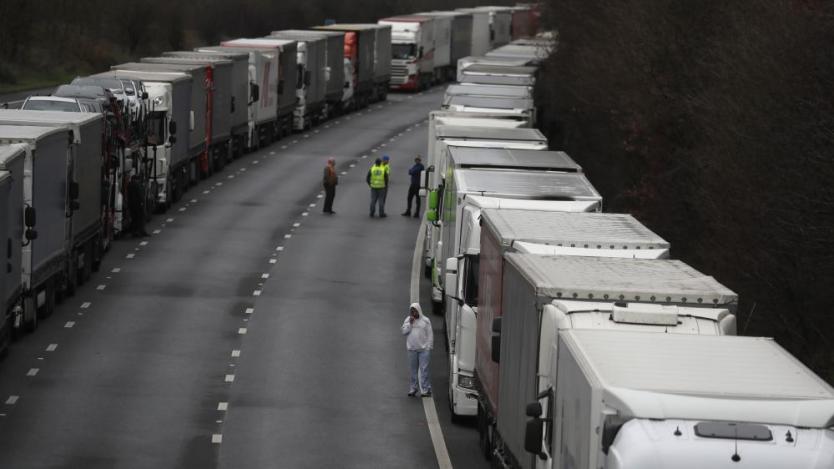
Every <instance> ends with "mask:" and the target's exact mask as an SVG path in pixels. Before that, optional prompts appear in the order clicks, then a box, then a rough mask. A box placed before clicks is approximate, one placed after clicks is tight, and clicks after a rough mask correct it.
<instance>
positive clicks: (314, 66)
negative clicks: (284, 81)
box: [269, 31, 327, 131]
mask: <svg viewBox="0 0 834 469" xmlns="http://www.w3.org/2000/svg"><path fill="white" fill-rule="evenodd" d="M269 37H270V38H275V39H285V40H291V41H297V42H298V52H297V53H296V58H297V62H296V63H297V67H298V83H297V86H296V97H297V98H298V99H297V101H296V104H295V113H294V114H293V128H294V129H295V130H296V131H302V130H306V129H309V128H310V127H312V126H313V125H315V124H317V123H318V122H320V121H322V120H324V106H325V93H326V91H327V81H326V73H327V70H326V69H327V61H326V54H327V42H326V38H325V37H324V36H322V35H316V34H315V33H303V34H298V33H293V32H284V31H273V32H272V34H271V35H270V36H269Z"/></svg>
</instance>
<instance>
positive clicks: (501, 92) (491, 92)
mask: <svg viewBox="0 0 834 469" xmlns="http://www.w3.org/2000/svg"><path fill="white" fill-rule="evenodd" d="M451 96H491V97H498V98H524V99H533V88H531V87H529V86H511V85H471V84H470V85H458V84H455V85H449V86H448V87H446V93H445V94H444V99H446V98H449V97H451Z"/></svg>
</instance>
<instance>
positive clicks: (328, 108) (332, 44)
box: [272, 29, 345, 118]
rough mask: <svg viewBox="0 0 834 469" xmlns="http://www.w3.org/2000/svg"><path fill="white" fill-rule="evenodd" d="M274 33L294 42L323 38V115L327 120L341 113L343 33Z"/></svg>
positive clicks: (310, 31)
mask: <svg viewBox="0 0 834 469" xmlns="http://www.w3.org/2000/svg"><path fill="white" fill-rule="evenodd" d="M276 33H280V34H283V35H284V36H285V37H291V38H295V39H296V40H303V39H306V38H324V41H325V47H324V82H325V85H324V86H325V90H324V96H325V109H324V112H323V114H324V117H325V118H329V117H332V116H335V115H338V114H339V113H341V111H342V102H343V99H342V98H343V93H344V88H345V66H344V60H345V33H344V32H341V31H320V30H319V31H316V30H302V29H285V30H282V31H273V32H272V34H273V35H275V34H276Z"/></svg>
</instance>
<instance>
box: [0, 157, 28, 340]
mask: <svg viewBox="0 0 834 469" xmlns="http://www.w3.org/2000/svg"><path fill="white" fill-rule="evenodd" d="M7 151H8V150H7V149H6V148H4V146H0V158H2V157H3V155H4V154H5V153H6V152H7ZM15 188H18V189H19V188H20V186H19V185H16V184H15V182H14V181H13V180H12V174H11V173H10V172H8V171H2V170H0V242H2V243H3V244H5V245H6V246H7V250H6V255H5V256H4V257H5V259H4V262H3V263H2V264H0V265H3V266H4V268H3V269H2V270H0V356H3V355H5V354H6V353H7V351H8V350H9V345H10V344H11V342H12V332H13V326H14V321H13V318H14V315H13V314H12V310H13V309H14V307H15V305H16V304H17V295H19V291H20V275H19V274H20V270H19V269H20V267H19V266H18V269H17V273H18V275H17V278H15V276H14V273H15V270H14V269H13V267H12V258H13V255H14V254H13V251H19V250H20V240H19V239H17V238H15V237H13V234H12V233H13V227H15V228H16V227H17V226H16V225H17V220H14V219H13V218H12V217H13V215H12V214H15V215H19V213H18V210H19V209H20V208H21V207H22V206H21V205H12V204H13V202H12V199H17V197H15V195H16V194H14V193H13V192H12V191H13V190H14V189H15ZM20 195H21V196H22V195H23V193H22V191H21V193H20ZM18 218H21V217H18Z"/></svg>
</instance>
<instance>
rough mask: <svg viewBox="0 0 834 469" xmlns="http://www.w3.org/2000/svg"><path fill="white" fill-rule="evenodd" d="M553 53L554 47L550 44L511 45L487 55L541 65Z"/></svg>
mask: <svg viewBox="0 0 834 469" xmlns="http://www.w3.org/2000/svg"><path fill="white" fill-rule="evenodd" d="M551 52H552V46H551V44H548V43H544V42H543V43H541V44H515V43H510V44H507V45H505V46H501V47H499V48H497V49H494V50H491V51H489V52H487V53H486V56H487V57H506V58H510V59H521V60H527V61H528V63H529V64H531V65H533V64H539V63H541V62H542V61H544V60H545V59H546V58H547V57H548V56H549V55H550V53H551Z"/></svg>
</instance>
